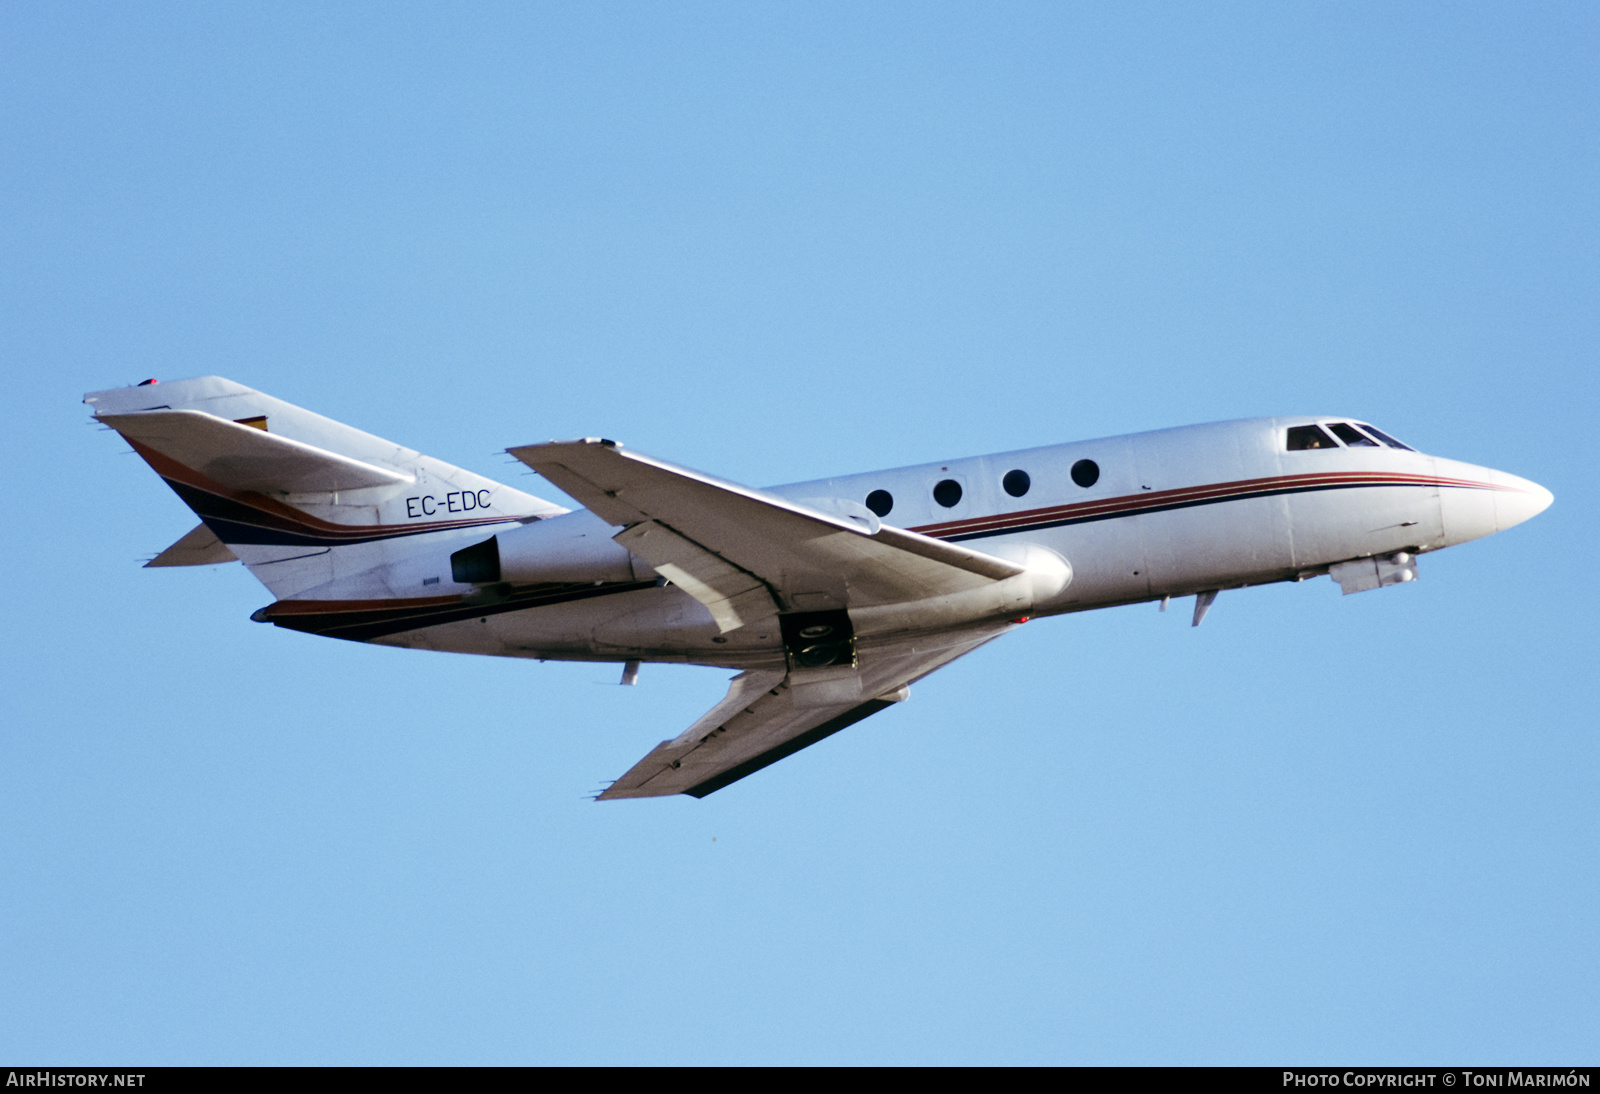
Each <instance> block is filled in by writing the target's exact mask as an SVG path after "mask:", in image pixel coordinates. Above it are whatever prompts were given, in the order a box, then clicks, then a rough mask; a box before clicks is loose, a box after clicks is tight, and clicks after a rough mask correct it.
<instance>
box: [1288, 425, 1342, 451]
mask: <svg viewBox="0 0 1600 1094" xmlns="http://www.w3.org/2000/svg"><path fill="white" fill-rule="evenodd" d="M1338 447H1339V442H1337V441H1335V440H1334V439H1333V438H1332V437H1330V436H1328V435H1327V434H1326V433H1324V432H1323V431H1322V427H1321V426H1315V425H1297V426H1291V427H1290V428H1289V451H1290V452H1301V451H1304V450H1305V449H1308V448H1338Z"/></svg>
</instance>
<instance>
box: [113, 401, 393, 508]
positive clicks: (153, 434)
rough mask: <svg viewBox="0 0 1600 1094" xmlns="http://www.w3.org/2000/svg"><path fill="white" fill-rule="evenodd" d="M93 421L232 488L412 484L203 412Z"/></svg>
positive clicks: (323, 490) (283, 490)
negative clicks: (100, 422) (103, 424)
mask: <svg viewBox="0 0 1600 1094" xmlns="http://www.w3.org/2000/svg"><path fill="white" fill-rule="evenodd" d="M97 417H98V418H99V420H100V421H102V422H104V423H105V424H106V425H109V426H110V427H111V428H112V429H115V430H116V431H117V432H118V433H120V434H122V436H123V437H124V438H126V439H127V440H128V441H129V442H130V443H131V444H133V445H134V446H135V447H144V448H148V449H154V450H155V451H156V452H159V453H160V454H161V455H163V456H165V457H167V458H168V459H170V460H173V461H175V462H177V463H179V464H182V465H183V466H184V467H187V468H189V469H190V470H192V471H198V472H199V473H200V474H202V475H204V476H205V477H206V478H208V479H211V480H212V481H213V482H216V483H219V484H221V485H222V486H226V487H229V488H230V489H234V490H249V491H252V492H254V493H257V494H269V495H270V494H279V495H283V494H329V493H333V492H335V491H339V490H363V489H368V488H371V487H390V488H394V489H398V488H400V487H402V486H407V485H409V484H410V483H412V482H414V481H415V480H414V479H413V478H412V477H411V476H410V475H404V474H401V473H400V472H398V471H393V470H390V469H389V468H386V467H379V466H377V465H376V464H371V463H367V462H365V461H364V460H357V459H352V458H351V457H349V456H341V455H339V454H338V453H337V452H329V451H328V450H327V449H325V448H317V447H316V446H315V445H309V444H305V443H303V442H301V441H292V440H290V439H289V438H287V437H280V436H278V435H276V434H273V433H268V432H266V431H265V430H262V429H257V428H255V427H253V426H248V425H240V424H239V423H238V422H230V421H228V420H227V419H226V418H218V417H216V416H215V415H212V414H207V413H205V412H204V411H199V410H144V411H140V412H138V413H136V414H104V415H98V416H97Z"/></svg>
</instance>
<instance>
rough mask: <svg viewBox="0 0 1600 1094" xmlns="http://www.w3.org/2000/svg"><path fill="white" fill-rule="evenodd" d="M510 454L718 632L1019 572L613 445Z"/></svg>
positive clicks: (855, 516)
mask: <svg viewBox="0 0 1600 1094" xmlns="http://www.w3.org/2000/svg"><path fill="white" fill-rule="evenodd" d="M509 451H510V453H511V454H512V455H513V456H515V457H516V458H517V459H519V460H521V461H522V462H523V463H525V464H527V465H528V466H529V467H531V468H533V469H534V470H535V471H537V472H539V473H540V474H541V475H543V476H544V477H545V478H547V479H549V480H550V481H551V482H553V483H555V484H556V485H557V486H559V487H560V488H561V489H563V490H565V491H566V492H567V493H568V494H571V495H572V496H573V497H574V498H576V499H577V500H578V501H580V502H582V503H583V504H584V505H585V506H586V507H588V508H589V510H590V511H591V512H593V513H595V514H596V515H597V516H599V517H600V518H601V519H602V520H605V521H607V522H609V523H611V524H617V525H621V526H622V527H623V529H624V530H623V531H622V532H620V533H618V535H617V536H616V537H615V538H616V540H617V542H618V543H620V544H622V545H623V546H625V547H627V548H628V550H630V551H632V552H633V553H634V554H636V555H638V556H639V557H640V558H643V559H644V560H645V561H646V562H648V563H650V565H651V566H653V567H654V568H655V569H656V571H657V572H658V573H661V574H662V575H663V576H665V577H666V578H667V579H668V580H669V581H671V582H672V583H673V584H675V585H678V586H679V587H680V588H682V589H683V591H684V592H686V593H688V594H689V595H690V596H692V597H694V598H695V599H696V600H698V601H700V602H701V603H702V604H704V605H705V606H706V607H707V609H709V610H710V612H711V614H712V617H713V618H714V619H716V621H717V625H718V626H719V627H720V628H721V629H722V630H723V631H731V630H735V629H737V628H739V627H741V626H744V625H745V624H748V623H751V622H754V621H755V620H757V619H765V618H768V617H770V616H772V615H776V614H777V613H778V612H779V611H805V610H811V609H818V608H845V607H849V608H866V607H875V606H879V605H885V604H899V603H905V602H908V601H914V600H922V599H926V598H928V597H934V596H942V595H946V594H950V593H963V592H969V591H971V590H973V589H977V588H981V587H983V586H986V585H990V584H992V583H994V582H996V581H1003V580H1005V579H1007V578H1012V577H1015V576H1017V575H1018V574H1020V573H1022V572H1023V568H1022V567H1021V566H1018V565H1017V564H1016V563H1013V562H1008V561H1006V560H1005V559H1000V558H995V557H994V556H993V555H987V554H984V553H982V552H981V551H974V550H972V549H970V548H967V547H962V546H958V545H956V544H953V543H945V542H943V541H942V540H937V539H932V538H930V537H928V536H923V535H918V534H917V533H916V532H908V531H905V530H904V529H900V528H894V527H891V526H889V525H886V524H883V523H881V522H880V521H879V520H878V518H877V517H876V516H874V515H873V514H872V513H871V512H870V511H869V510H867V508H866V507H865V506H862V505H859V504H854V503H850V502H845V501H838V500H834V499H827V500H826V502H825V503H826V504H831V505H833V506H835V507H836V512H824V511H822V510H821V509H819V508H815V507H813V506H809V505H803V504H798V503H795V502H792V501H789V500H788V499H786V498H779V497H776V496H774V495H771V494H765V493H763V492H761V491H759V490H752V489H750V488H749V487H745V486H740V485H738V484H736V483H730V482H723V481H721V480H719V479H715V478H712V477H711V476H709V475H702V474H700V473H699V472H695V471H690V470H688V469H687V468H682V467H674V466H673V465H671V464H668V463H664V462H662V461H660V460H656V459H652V458H651V457H649V456H644V455H641V454H639V453H637V452H630V451H626V450H624V449H621V448H619V447H618V446H617V445H615V444H613V443H612V442H610V441H556V442H552V443H550V444H535V445H526V446H523V447H521V448H513V449H510V450H509ZM855 510H859V513H857V512H855ZM840 514H843V515H840Z"/></svg>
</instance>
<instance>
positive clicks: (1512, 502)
mask: <svg viewBox="0 0 1600 1094" xmlns="http://www.w3.org/2000/svg"><path fill="white" fill-rule="evenodd" d="M1494 477H1495V482H1496V485H1497V486H1499V487H1500V489H1498V490H1496V491H1495V495H1494V512H1495V523H1496V524H1497V525H1498V526H1499V530H1500V531H1502V532H1503V531H1505V530H1506V529H1507V528H1510V527H1512V526H1513V525H1516V524H1521V523H1522V522H1523V521H1525V520H1527V519H1529V518H1530V517H1536V516H1538V515H1539V514H1540V513H1542V512H1544V511H1545V510H1546V509H1548V508H1550V503H1551V502H1552V501H1554V500H1555V495H1554V494H1552V493H1550V491H1548V490H1546V489H1545V488H1544V487H1542V486H1540V485H1539V484H1538V483H1536V482H1529V481H1528V480H1527V479H1519V478H1517V477H1516V476H1515V475H1507V474H1506V473H1505V472H1503V471H1496V472H1495V476H1494Z"/></svg>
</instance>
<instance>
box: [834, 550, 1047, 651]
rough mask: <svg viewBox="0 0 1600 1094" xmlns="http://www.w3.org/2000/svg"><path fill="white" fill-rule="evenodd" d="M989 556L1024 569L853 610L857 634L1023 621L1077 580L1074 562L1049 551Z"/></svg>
mask: <svg viewBox="0 0 1600 1094" xmlns="http://www.w3.org/2000/svg"><path fill="white" fill-rule="evenodd" d="M987 553H989V554H993V555H995V556H997V557H999V558H1003V559H1005V560H1006V561H1008V562H1015V563H1017V564H1018V565H1019V566H1022V567H1024V571H1023V572H1022V573H1020V574H1018V575H1016V576H1015V577H1008V578H1006V579H1005V580H1004V581H995V582H991V583H989V584H986V585H981V586H979V587H978V588H975V589H968V590H967V591H965V592H959V593H946V594H945V595H943V596H933V597H928V598H927V599H925V600H912V601H907V602H905V603H903V604H885V605H882V606H880V607H872V608H855V609H851V612H850V618H851V619H852V620H853V621H854V623H855V629H856V634H857V635H858V636H862V637H880V636H883V635H894V634H915V633H932V632H935V631H941V630H951V629H954V628H957V627H964V626H968V625H970V624H973V623H980V622H983V621H985V620H993V619H1005V618H1013V619H1022V618H1025V617H1027V616H1030V615H1033V614H1034V613H1035V612H1037V611H1039V610H1040V609H1041V608H1043V607H1045V606H1046V605H1047V604H1048V603H1049V602H1050V601H1051V600H1053V599H1054V598H1055V597H1057V596H1059V595H1060V594H1061V593H1062V592H1063V591H1064V590H1065V589H1066V587H1067V586H1068V585H1069V584H1071V582H1072V564H1071V563H1069V562H1068V561H1067V560H1066V559H1065V558H1062V557H1061V556H1060V555H1059V554H1057V553H1056V552H1054V551H1052V550H1050V548H1048V547H1041V546H1039V545H1037V544H1014V545H1013V544H1000V545H996V546H995V547H994V548H990V549H989V550H988V552H987Z"/></svg>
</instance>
